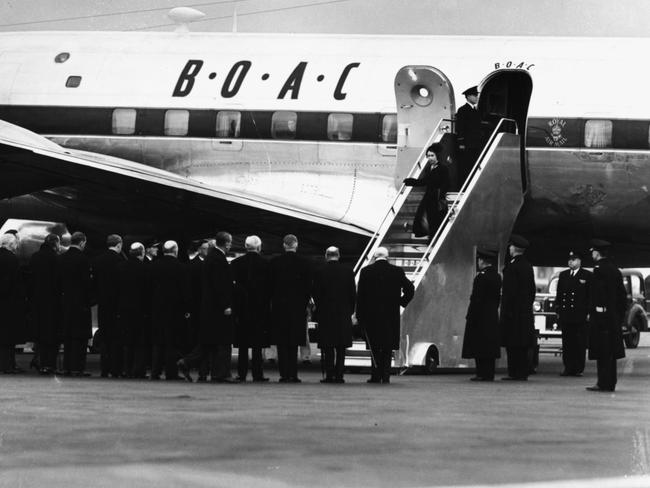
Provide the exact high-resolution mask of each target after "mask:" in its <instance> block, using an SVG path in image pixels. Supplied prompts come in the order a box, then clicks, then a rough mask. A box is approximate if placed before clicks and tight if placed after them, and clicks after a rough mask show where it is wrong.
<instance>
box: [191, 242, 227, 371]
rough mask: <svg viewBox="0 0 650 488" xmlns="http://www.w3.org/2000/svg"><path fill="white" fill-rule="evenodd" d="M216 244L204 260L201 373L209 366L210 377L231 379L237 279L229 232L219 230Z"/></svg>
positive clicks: (200, 332) (200, 335)
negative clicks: (230, 261)
mask: <svg viewBox="0 0 650 488" xmlns="http://www.w3.org/2000/svg"><path fill="white" fill-rule="evenodd" d="M215 243H216V247H214V248H212V249H211V250H210V252H209V254H208V257H207V258H206V260H205V263H203V293H202V298H201V328H200V331H199V342H200V344H201V350H202V356H203V357H202V360H201V369H202V371H200V372H199V374H200V375H201V376H205V375H206V373H207V371H206V370H205V369H204V368H206V367H209V370H210V381H212V382H214V383H231V382H233V381H234V380H233V379H232V374H231V372H230V363H231V360H232V343H233V340H234V337H233V335H234V334H233V322H232V321H233V279H232V273H231V269H230V264H228V260H227V259H226V254H227V253H228V251H229V250H230V246H231V245H232V236H231V235H230V234H229V233H228V232H218V233H217V235H216V239H215Z"/></svg>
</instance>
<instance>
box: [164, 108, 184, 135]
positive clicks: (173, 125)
mask: <svg viewBox="0 0 650 488" xmlns="http://www.w3.org/2000/svg"><path fill="white" fill-rule="evenodd" d="M189 121H190V111H189V110H167V111H166V112H165V128H164V134H165V135H166V136H186V135H187V127H188V124H189Z"/></svg>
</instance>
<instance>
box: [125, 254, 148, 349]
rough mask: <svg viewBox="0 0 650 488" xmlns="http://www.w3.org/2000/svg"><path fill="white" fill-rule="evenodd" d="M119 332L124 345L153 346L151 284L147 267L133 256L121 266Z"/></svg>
mask: <svg viewBox="0 0 650 488" xmlns="http://www.w3.org/2000/svg"><path fill="white" fill-rule="evenodd" d="M119 271H120V280H119V287H120V296H119V302H118V323H119V329H120V330H121V331H122V332H123V334H124V335H123V340H124V342H125V344H127V345H130V346H145V345H149V344H151V331H150V329H149V327H148V325H149V321H148V315H149V313H150V310H149V309H150V308H151V285H150V279H149V270H148V268H147V265H146V264H145V263H144V262H142V261H140V260H139V259H138V258H136V257H134V256H130V257H129V259H128V260H126V261H123V262H121V263H120V270H119Z"/></svg>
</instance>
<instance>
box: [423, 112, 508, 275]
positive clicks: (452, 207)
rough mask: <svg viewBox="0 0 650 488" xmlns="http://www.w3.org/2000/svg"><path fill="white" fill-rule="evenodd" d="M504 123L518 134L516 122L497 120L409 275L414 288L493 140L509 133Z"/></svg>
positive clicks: (439, 243)
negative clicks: (504, 133) (503, 126)
mask: <svg viewBox="0 0 650 488" xmlns="http://www.w3.org/2000/svg"><path fill="white" fill-rule="evenodd" d="M504 122H513V123H514V125H515V130H514V134H519V127H518V126H517V121H516V120H514V119H508V118H502V119H501V120H499V123H498V124H497V126H496V128H495V129H494V131H493V132H492V134H491V135H490V137H489V139H488V141H487V143H486V144H485V146H484V147H483V150H482V151H481V154H480V155H479V157H478V158H477V159H476V163H475V164H474V167H473V168H472V171H470V173H469V176H468V177H467V178H466V179H465V182H464V183H463V186H462V187H461V189H460V191H459V192H458V195H457V196H456V198H455V199H454V201H453V202H452V204H451V205H450V206H449V209H448V210H447V215H445V218H444V220H443V221H442V223H441V224H440V226H438V230H437V231H436V233H435V234H434V236H433V239H431V242H430V243H429V245H428V246H427V249H426V251H425V252H424V254H423V255H422V258H420V261H419V262H418V264H417V266H416V267H415V269H414V270H413V273H412V274H411V276H412V278H413V284H414V285H415V287H416V288H417V286H418V285H419V284H420V281H421V280H422V276H423V275H424V273H425V272H426V270H427V269H428V267H429V264H430V262H431V261H430V256H431V254H432V251H433V250H434V248H436V250H437V248H439V247H440V245H441V244H442V243H441V242H440V240H441V237H442V234H443V233H444V232H445V230H446V227H447V226H448V224H449V223H450V222H451V221H453V220H454V218H455V216H456V212H457V211H458V210H459V207H460V204H461V201H462V200H463V198H464V197H465V195H466V193H467V189H468V187H469V185H470V183H471V182H472V180H473V179H474V176H475V175H476V174H477V173H478V172H480V170H481V164H482V163H483V160H484V158H485V157H486V155H487V154H488V151H489V150H490V149H491V146H492V143H493V142H494V141H495V139H496V138H497V136H498V135H499V134H500V133H501V132H509V131H507V130H499V129H500V128H501V126H502V125H503V124H504Z"/></svg>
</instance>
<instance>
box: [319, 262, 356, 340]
mask: <svg viewBox="0 0 650 488" xmlns="http://www.w3.org/2000/svg"><path fill="white" fill-rule="evenodd" d="M312 295H313V297H314V303H315V305H316V309H315V311H314V313H315V316H314V318H315V319H316V322H318V347H321V348H323V347H340V346H345V347H350V346H351V345H352V314H353V313H354V305H355V301H356V296H357V293H356V287H355V283H354V272H353V271H352V270H351V269H350V268H348V267H347V266H345V265H342V264H340V263H339V262H338V261H328V262H327V263H326V264H325V265H324V266H322V267H321V268H320V269H319V270H318V271H317V272H316V274H315V275H314V285H313V293H312Z"/></svg>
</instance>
